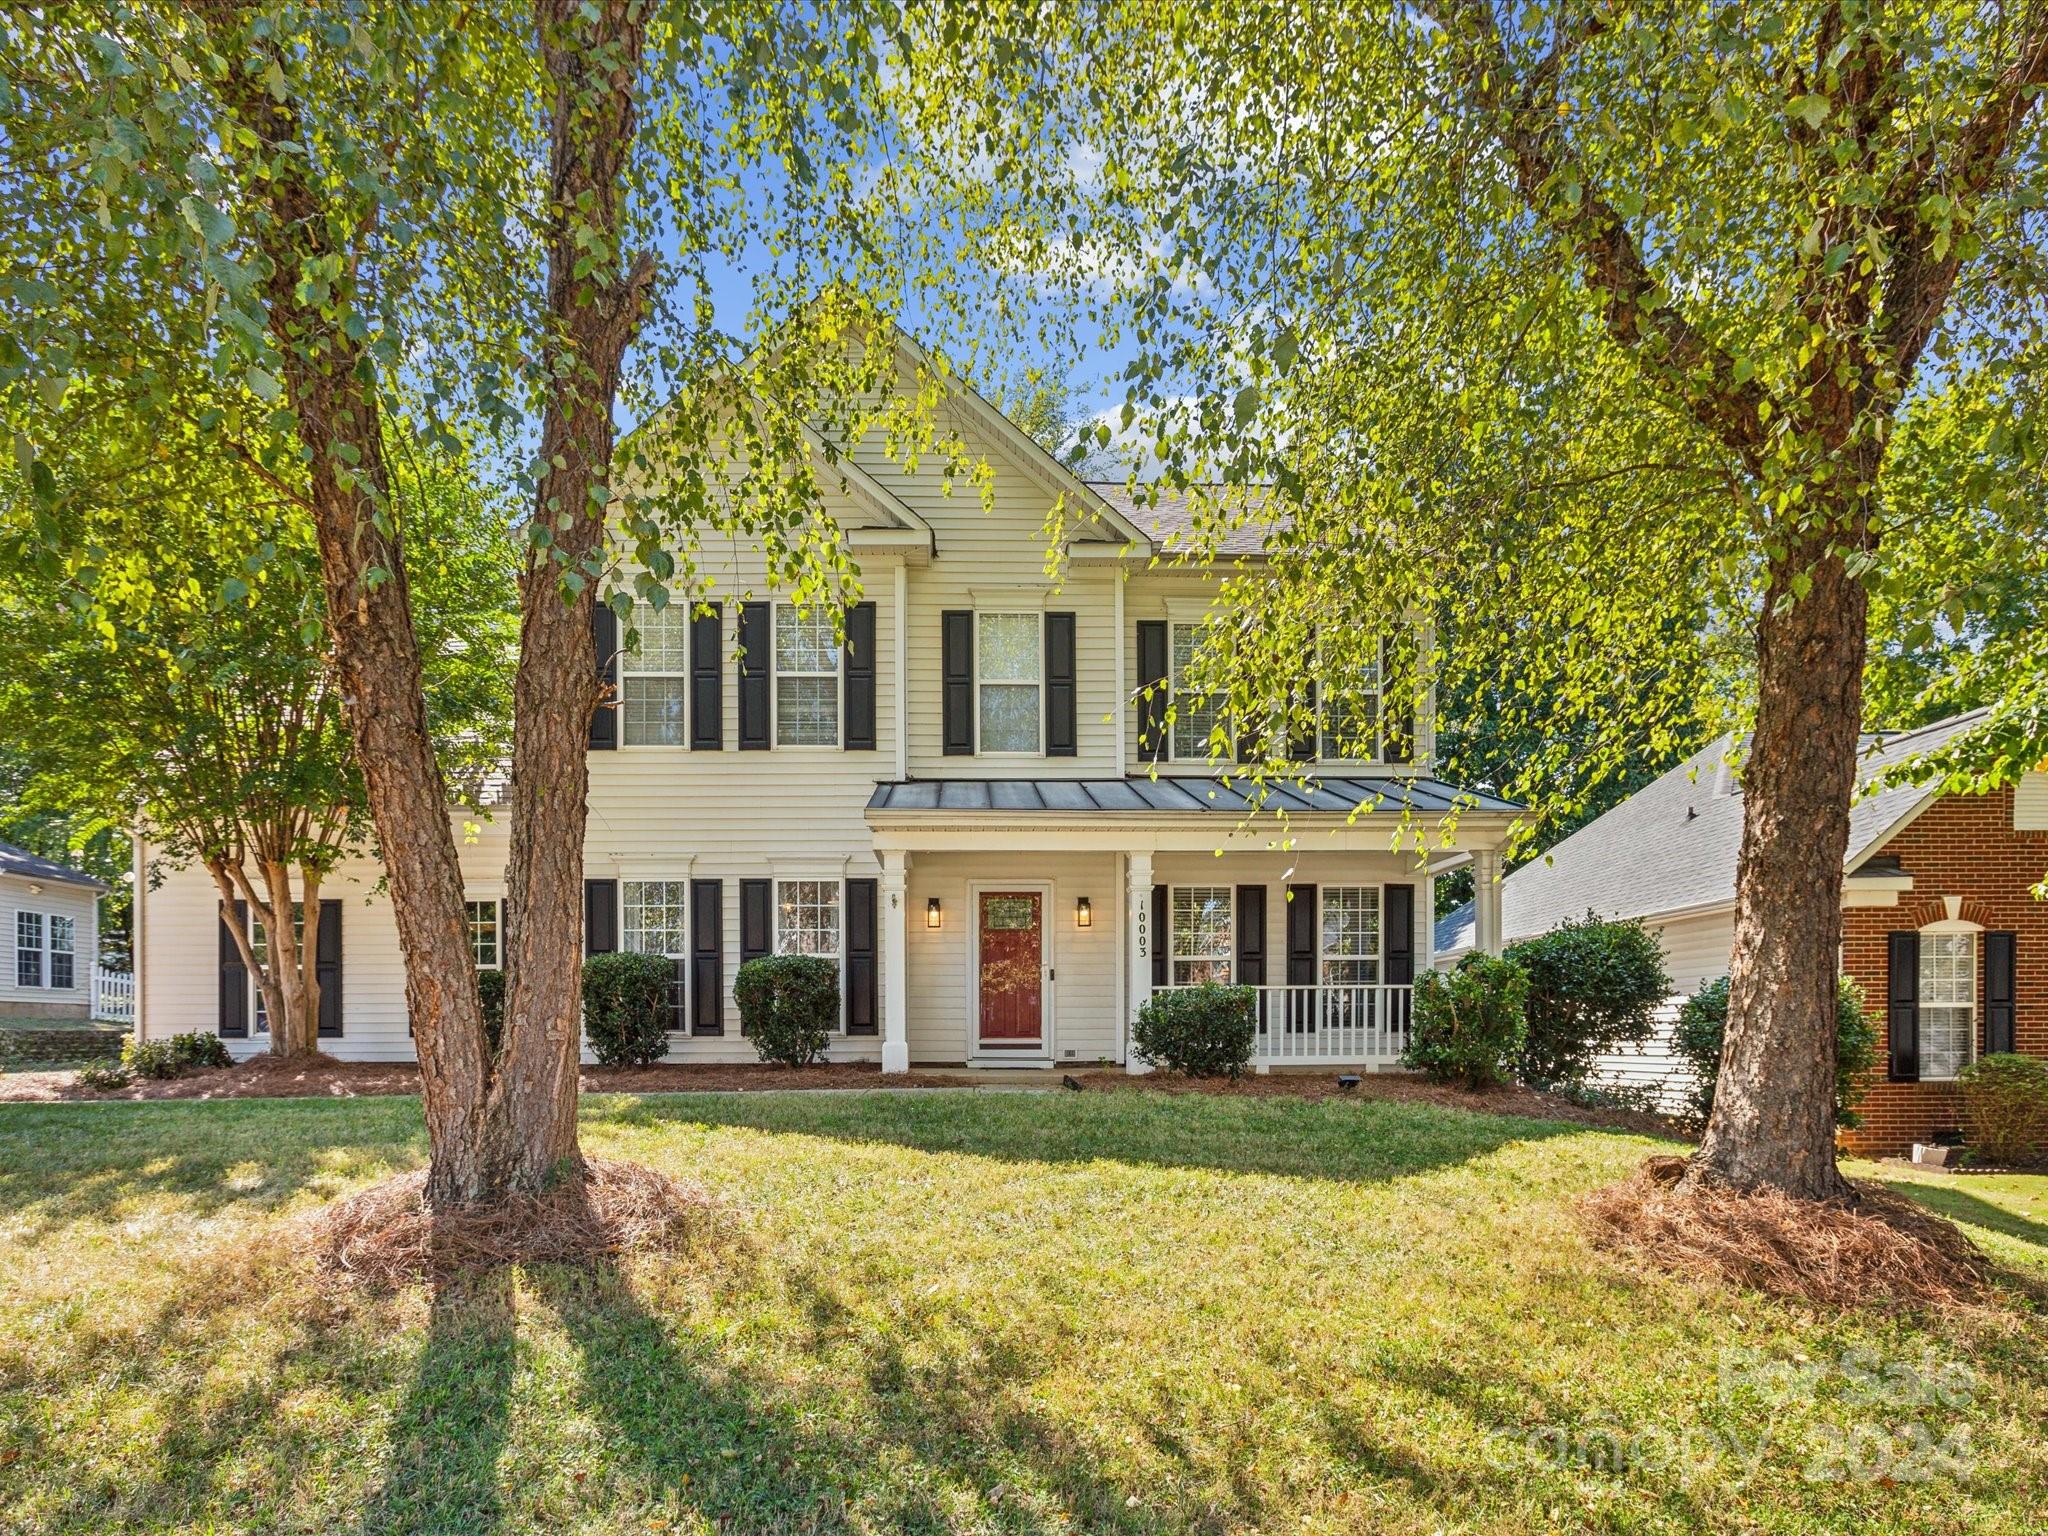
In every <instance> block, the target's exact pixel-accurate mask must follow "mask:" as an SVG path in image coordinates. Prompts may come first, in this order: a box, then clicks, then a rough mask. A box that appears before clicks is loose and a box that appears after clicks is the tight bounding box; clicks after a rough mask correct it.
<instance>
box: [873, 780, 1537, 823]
mask: <svg viewBox="0 0 2048 1536" xmlns="http://www.w3.org/2000/svg"><path fill="white" fill-rule="evenodd" d="M1256 795H1257V790H1256V789H1255V788H1254V787H1253V786H1252V785H1249V784H1246V783H1242V782H1232V783H1229V784H1225V783H1224V782H1222V781H1221V780H1220V779H1207V778H1159V779H1152V778H1135V777H1134V778H1127V779H910V780H906V781H898V782H891V783H884V784H877V785H876V786H875V792H874V794H873V795H872V796H870V797H869V799H868V809H869V810H870V811H979V812H997V813H1000V812H1005V811H1011V812H1023V813H1026V814H1042V813H1046V812H1052V813H1066V814H1078V815H1101V816H1134V815H1135V816H1143V815H1149V814H1159V815H1192V814H1214V815H1230V816H1242V815H1244V814H1245V813H1246V812H1247V811H1249V810H1252V809H1253V808H1254V804H1253V802H1254V798H1255V796H1256ZM1360 806H1373V807H1381V808H1384V809H1387V810H1396V811H1398V810H1401V809H1403V808H1404V807H1411V808H1413V809H1414V810H1415V811H1417V812H1420V813H1426V814H1441V813H1443V812H1446V811H1449V810H1451V809H1453V808H1459V809H1463V810H1468V811H1498V812H1512V811H1516V810H1519V809H1521V807H1519V806H1517V805H1514V804H1512V803H1510V802H1509V801H1506V800H1501V799H1497V798H1495V797H1494V796H1492V795H1486V794H1481V793H1479V792H1478V791H1477V790H1468V789H1459V788H1457V787H1456V786H1455V785H1451V784H1445V783H1443V782H1442V781H1440V780H1437V779H1423V778H1415V779H1411V778H1372V779H1349V778H1345V779H1334V778H1326V779H1318V780H1317V781H1316V782H1315V783H1314V784H1312V785H1302V784H1288V783H1269V784H1267V785H1266V786H1265V799H1264V801H1263V803H1262V804H1260V805H1259V806H1258V807H1257V808H1259V809H1264V810H1268V811H1286V812H1287V813H1288V814H1289V815H1296V816H1298V815H1301V814H1303V813H1305V812H1321V813H1324V814H1331V815H1348V814H1349V813H1350V812H1352V811H1354V810H1356V809H1358V808H1359V807H1360Z"/></svg>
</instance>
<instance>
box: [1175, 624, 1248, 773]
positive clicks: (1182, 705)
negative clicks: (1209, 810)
mask: <svg viewBox="0 0 2048 1536" xmlns="http://www.w3.org/2000/svg"><path fill="white" fill-rule="evenodd" d="M1202 630H1203V626H1202V625H1200V624H1175V625H1174V626H1173V633H1172V673H1171V676H1170V677H1169V679H1168V685H1167V702H1168V704H1169V706H1170V707H1171V709H1172V711H1173V742H1172V748H1173V757H1174V760H1175V761H1176V762H1207V761H1208V760H1209V759H1210V757H1211V756H1212V755H1214V753H1215V747H1216V742H1217V739H1218V737H1219V734H1220V741H1221V748H1222V753H1223V755H1224V756H1226V757H1227V756H1229V755H1230V753H1231V751H1232V747H1231V733H1230V728H1229V726H1228V725H1227V724H1225V722H1224V719H1223V699H1222V696H1221V695H1219V694H1214V693H1203V692H1198V691H1196V689H1195V688H1194V687H1193V685H1192V679H1191V677H1190V675H1189V674H1190V673H1191V672H1192V670H1193V668H1194V662H1195V657H1196V655H1197V654H1199V652H1200V651H1201V648H1202Z"/></svg>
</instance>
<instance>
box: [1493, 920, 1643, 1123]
mask: <svg viewBox="0 0 2048 1536" xmlns="http://www.w3.org/2000/svg"><path fill="white" fill-rule="evenodd" d="M1507 958H1508V959H1510V960H1512V961H1514V962H1515V964H1517V965H1519V966H1520V967H1521V968H1522V970H1523V971H1524V973H1526V974H1527V976H1528V978H1529V1002H1528V1007H1527V1010H1526V1017H1527V1021H1528V1032H1527V1034H1526V1035H1525V1037H1524V1038H1523V1041H1522V1051H1521V1055H1520V1058H1519V1060H1518V1062H1517V1066H1516V1073H1517V1075H1518V1076H1519V1077H1520V1078H1521V1079H1522V1081H1523V1082H1525V1083H1528V1084H1530V1085H1531V1086H1532V1087H1536V1088H1570V1087H1577V1086H1579V1085H1581V1084H1583V1083H1584V1082H1585V1081H1586V1079H1587V1078H1588V1077H1589V1076H1591V1075H1592V1071H1593V1061H1594V1058H1595V1057H1598V1056H1600V1055H1602V1054H1604V1053H1605V1052H1608V1051H1611V1050H1614V1049H1615V1048H1616V1047H1617V1046H1622V1045H1640V1044H1642V1042H1643V1041H1645V1040H1647V1039H1649V1038H1650V1036H1651V1034H1652V1033H1653V1032H1654V1031H1655V1030H1656V1027H1657V1021H1656V1012H1657V1005H1658V1004H1660V1003H1662V1002H1663V1001H1664V999H1665V998H1667V997H1669V996H1670V995H1671V974H1670V972H1668V971H1666V970H1665V969H1664V949H1663V946H1662V945H1660V944H1659V943H1658V942H1657V936H1656V935H1655V934H1653V933H1651V932H1650V930H1649V929H1647V928H1645V927H1644V926H1643V925H1642V924H1641V923H1639V922H1632V921H1631V922H1612V921H1609V920H1607V919H1605V918H1601V917H1596V916H1594V915H1593V914H1592V913H1591V912H1588V913H1587V914H1586V916H1585V917H1584V919H1582V920H1579V921H1570V922H1564V923H1560V924H1559V925H1558V926H1557V927H1555V928H1553V929H1551V930H1550V932H1548V933H1546V934H1543V935H1542V936H1540V937H1538V938H1534V939H1528V940H1525V941H1524V942H1523V943H1520V944H1514V945H1510V946H1509V948H1508V951H1507Z"/></svg>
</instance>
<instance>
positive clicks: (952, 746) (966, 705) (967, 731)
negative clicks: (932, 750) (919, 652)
mask: <svg viewBox="0 0 2048 1536" xmlns="http://www.w3.org/2000/svg"><path fill="white" fill-rule="evenodd" d="M939 650H940V653H941V655H940V677H941V680H942V683H943V688H944V695H945V698H944V704H943V708H942V713H943V715H944V717H945V736H944V741H943V745H942V750H943V751H944V753H945V755H946V756H947V757H972V756H974V615H973V614H972V613H971V612H969V611H968V610H967V609H965V608H948V609H947V610H946V611H945V612H944V613H942V614H940V615H939Z"/></svg>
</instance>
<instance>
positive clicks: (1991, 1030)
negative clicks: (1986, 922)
mask: <svg viewBox="0 0 2048 1536" xmlns="http://www.w3.org/2000/svg"><path fill="white" fill-rule="evenodd" d="M2018 949H2019V937H2018V935H2017V934H2011V933H1987V934H1985V935H1984V1054H1985V1055H1987V1056H1993V1055H2001V1054H2004V1053H2006V1052H2009V1051H2011V1050H2012V1049H2013V1039H2014V1031H2013V1017H2014V1005H2015V1002H2016V999H2017V986H2016V976H2017V972H2018V963H2019V954H2018Z"/></svg>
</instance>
